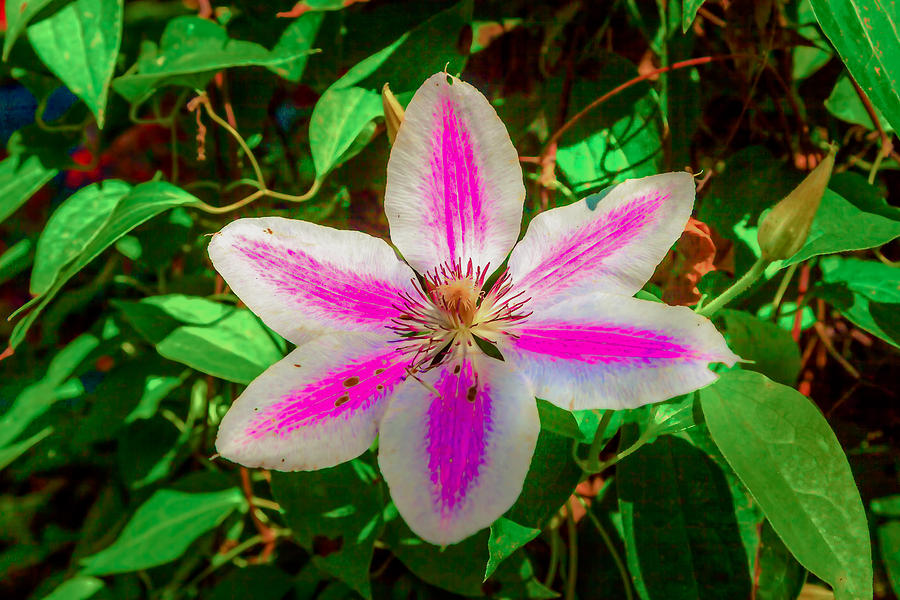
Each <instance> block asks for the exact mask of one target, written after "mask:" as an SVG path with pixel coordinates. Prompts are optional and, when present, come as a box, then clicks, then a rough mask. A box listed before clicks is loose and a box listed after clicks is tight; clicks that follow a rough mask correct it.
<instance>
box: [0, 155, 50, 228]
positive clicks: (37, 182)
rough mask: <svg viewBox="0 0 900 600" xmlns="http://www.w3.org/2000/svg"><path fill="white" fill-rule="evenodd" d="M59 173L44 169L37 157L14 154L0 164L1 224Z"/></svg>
mask: <svg viewBox="0 0 900 600" xmlns="http://www.w3.org/2000/svg"><path fill="white" fill-rule="evenodd" d="M57 173H58V171H57V170H56V169H48V168H46V167H44V165H43V163H41V160H40V159H39V158H38V157H36V156H25V157H23V156H22V155H19V154H13V155H11V156H9V157H7V158H5V159H4V160H3V161H2V162H0V223H2V222H3V221H4V220H5V219H6V217H8V216H9V215H11V214H13V213H14V212H16V210H18V209H19V207H20V206H22V205H23V204H24V203H25V201H27V200H28V199H29V198H31V197H32V196H33V195H34V194H35V192H37V191H38V190H39V189H41V188H42V187H44V184H45V183H47V182H48V181H50V180H51V179H53V178H54V177H55V176H56V174H57Z"/></svg>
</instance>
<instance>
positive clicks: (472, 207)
mask: <svg viewBox="0 0 900 600" xmlns="http://www.w3.org/2000/svg"><path fill="white" fill-rule="evenodd" d="M524 197H525V187H524V185H523V182H522V169H521V167H520V165H519V161H518V155H517V154H516V150H515V148H513V145H512V142H511V141H510V139H509V134H508V133H507V132H506V128H505V127H504V126H503V123H502V122H501V121H500V119H499V118H498V117H497V113H496V112H495V111H494V109H493V107H492V106H491V105H490V103H489V102H488V101H487V99H486V98H485V97H484V96H483V95H482V94H481V93H480V92H479V91H478V90H476V89H475V88H473V87H472V86H471V85H469V84H467V83H465V82H463V81H460V80H459V79H456V78H454V77H450V76H448V75H447V74H446V73H438V74H435V75H433V76H432V77H430V78H429V79H428V80H427V81H426V82H425V83H424V84H422V86H421V87H420V88H419V90H418V91H417V92H416V94H415V96H413V99H412V100H411V101H410V103H409V106H408V107H407V109H406V113H405V116H404V121H403V124H402V125H401V126H400V129H399V130H398V132H397V139H396V141H395V142H394V145H393V147H392V148H391V157H390V160H389V161H388V171H387V187H386V189H385V201H384V208H385V213H386V215H387V218H388V222H389V223H390V227H391V239H392V240H393V242H394V244H395V245H396V246H397V248H398V249H399V250H400V252H402V253H403V256H404V258H405V259H406V260H407V262H409V264H410V265H412V266H413V267H414V268H415V269H416V270H418V271H419V272H422V273H424V272H427V271H430V270H432V269H434V268H435V267H439V266H441V265H443V264H445V263H449V262H452V263H456V262H458V261H461V262H462V264H463V265H465V264H467V263H468V261H469V260H470V259H471V260H472V262H473V266H474V267H476V268H478V267H481V268H485V267H486V266H487V265H488V264H490V265H492V266H493V267H495V268H496V267H497V266H499V265H500V264H501V263H502V262H503V260H504V259H505V258H506V255H507V254H508V253H509V250H510V249H511V248H512V246H513V244H514V243H515V241H516V238H517V237H518V234H519V227H520V222H521V219H522V205H523V200H524Z"/></svg>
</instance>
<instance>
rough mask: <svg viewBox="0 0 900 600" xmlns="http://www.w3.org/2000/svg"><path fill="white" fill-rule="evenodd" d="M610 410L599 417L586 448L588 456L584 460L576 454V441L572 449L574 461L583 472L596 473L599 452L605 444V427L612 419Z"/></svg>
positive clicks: (598, 464)
mask: <svg viewBox="0 0 900 600" xmlns="http://www.w3.org/2000/svg"><path fill="white" fill-rule="evenodd" d="M613 412H614V411H612V410H605V411H603V416H602V417H600V423H599V424H598V425H597V431H595V432H594V439H593V441H592V442H591V447H590V449H589V450H588V457H587V459H586V460H583V459H581V458H580V457H579V456H578V446H579V444H578V443H577V442H576V443H575V447H574V448H573V449H572V454H573V456H574V458H575V462H577V463H578V466H580V467H581V470H582V471H584V472H585V473H597V472H598V470H597V469H598V468H599V467H600V464H601V463H600V458H599V457H600V452H602V451H603V447H604V446H605V445H606V444H605V443H604V442H606V436H605V435H604V434H605V433H606V429H607V427H609V422H610V421H612V418H613Z"/></svg>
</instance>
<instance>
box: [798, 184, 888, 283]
mask: <svg viewBox="0 0 900 600" xmlns="http://www.w3.org/2000/svg"><path fill="white" fill-rule="evenodd" d="M838 181H839V184H838V185H839V186H840V189H841V191H842V192H843V194H841V193H838V192H837V191H836V190H835V189H834V188H835V187H836V186H832V187H831V188H830V189H827V190H826V191H825V195H824V196H823V197H822V204H821V205H819V210H818V212H816V217H815V219H814V220H813V224H812V227H811V228H810V230H809V237H808V238H807V239H806V243H805V244H804V245H803V247H802V248H801V249H800V251H799V252H797V254H795V255H794V256H792V257H791V258H789V259H788V260H786V261H785V262H784V265H785V266H787V265H790V264H793V263H798V262H801V261H804V260H806V259H808V258H810V257H812V256H817V255H820V254H834V253H836V252H845V251H848V250H863V249H865V248H874V247H877V246H881V245H882V244H886V243H888V242H890V241H891V240H894V239H896V238H898V237H900V210H897V209H896V208H894V207H891V206H888V205H887V204H886V203H885V201H884V199H883V198H882V197H881V195H880V194H879V192H878V188H875V187H874V186H872V185H870V184H869V183H868V182H867V181H866V180H865V179H864V178H863V177H862V176H860V175H857V174H854V173H842V174H840V176H839V180H838ZM844 194H846V195H844Z"/></svg>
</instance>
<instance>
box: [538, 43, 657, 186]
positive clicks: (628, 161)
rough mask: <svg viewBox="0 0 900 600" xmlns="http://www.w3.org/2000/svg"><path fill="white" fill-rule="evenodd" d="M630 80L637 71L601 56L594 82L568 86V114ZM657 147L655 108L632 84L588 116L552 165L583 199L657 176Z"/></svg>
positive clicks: (646, 89) (645, 91) (647, 92)
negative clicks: (590, 193) (607, 188)
mask: <svg viewBox="0 0 900 600" xmlns="http://www.w3.org/2000/svg"><path fill="white" fill-rule="evenodd" d="M632 76H637V69H636V68H635V67H634V65H632V64H631V63H630V62H629V61H627V60H625V59H624V58H622V57H620V56H617V55H614V54H610V55H606V56H604V67H603V69H602V71H601V72H600V74H599V75H598V76H597V78H596V79H594V80H587V79H584V80H582V79H578V80H576V81H575V83H574V84H573V86H572V93H571V94H572V99H571V101H570V105H571V107H570V111H569V113H570V114H574V113H575V112H577V111H578V110H581V109H583V108H584V107H585V106H587V104H588V103H589V102H591V101H593V100H596V99H597V98H598V97H599V96H601V95H602V94H604V93H606V92H608V91H610V90H611V89H613V88H615V87H616V86H617V85H619V84H621V83H623V82H624V81H626V80H627V79H629V78H630V77H632ZM661 158H662V142H661V138H660V132H659V105H658V103H657V101H656V99H655V98H654V95H653V92H652V90H651V89H650V86H649V85H646V84H645V85H637V86H634V87H632V88H629V89H628V90H626V91H624V92H623V93H622V94H619V95H616V96H614V97H613V98H611V99H610V100H609V101H608V102H606V103H605V104H604V105H603V109H602V110H598V111H595V112H593V113H589V114H588V115H587V116H586V117H585V118H584V119H582V120H581V122H580V123H579V125H578V127H577V128H575V130H573V131H570V132H567V133H566V134H564V135H563V136H562V139H561V140H560V142H559V149H558V150H557V153H556V161H557V164H558V165H559V168H560V169H561V170H562V172H563V175H565V177H566V180H567V181H568V182H569V185H570V187H572V188H573V190H574V191H575V192H576V193H578V194H582V193H584V192H586V191H589V190H595V189H597V188H602V187H605V186H608V185H610V184H612V183H616V182H620V181H622V180H624V179H628V178H633V177H643V176H645V175H652V174H654V173H657V172H659V166H660V162H659V161H660V160H661Z"/></svg>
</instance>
